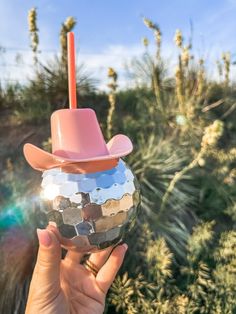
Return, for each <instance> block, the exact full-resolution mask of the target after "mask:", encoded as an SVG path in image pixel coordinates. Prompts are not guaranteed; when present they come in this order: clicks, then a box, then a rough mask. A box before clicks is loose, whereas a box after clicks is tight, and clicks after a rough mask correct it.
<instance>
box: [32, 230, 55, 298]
mask: <svg viewBox="0 0 236 314" xmlns="http://www.w3.org/2000/svg"><path fill="white" fill-rule="evenodd" d="M37 234H38V239H39V251H38V257H37V261H36V265H35V272H36V273H37V274H36V280H37V285H38V288H39V287H44V289H46V290H48V292H49V290H50V289H52V290H55V289H58V288H59V287H60V263H61V246H60V242H59V241H58V239H57V237H56V235H55V234H54V233H53V232H52V231H50V230H47V229H46V230H40V229H37ZM57 291H58V290H57Z"/></svg>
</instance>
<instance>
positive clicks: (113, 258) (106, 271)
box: [96, 243, 128, 294]
mask: <svg viewBox="0 0 236 314" xmlns="http://www.w3.org/2000/svg"><path fill="white" fill-rule="evenodd" d="M127 249H128V245H127V244H126V243H124V244H122V245H119V246H117V247H116V248H115V249H114V250H113V251H112V253H111V255H110V257H109V258H108V260H107V261H106V263H105V264H104V265H103V266H102V268H101V269H100V271H99V272H98V274H97V277H96V281H97V284H98V286H99V287H100V289H101V290H102V291H103V292H104V293H105V294H106V293H107V291H108V289H109V288H110V286H111V284H112V282H113V281H114V279H115V276H116V274H117V272H118V270H119V269H120V267H121V265H122V263H123V260H124V257H125V252H126V251H127Z"/></svg>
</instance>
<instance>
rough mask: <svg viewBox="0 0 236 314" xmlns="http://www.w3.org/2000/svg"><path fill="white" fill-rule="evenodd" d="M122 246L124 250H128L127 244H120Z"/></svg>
mask: <svg viewBox="0 0 236 314" xmlns="http://www.w3.org/2000/svg"><path fill="white" fill-rule="evenodd" d="M122 246H123V248H124V249H125V251H127V250H128V244H126V243H124V244H122Z"/></svg>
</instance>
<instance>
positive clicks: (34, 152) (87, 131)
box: [24, 108, 133, 173]
mask: <svg viewBox="0 0 236 314" xmlns="http://www.w3.org/2000/svg"><path fill="white" fill-rule="evenodd" d="M51 136H52V153H48V152H46V151H44V150H43V149H40V148H39V147H37V146H35V145H32V144H29V143H27V144H25V145H24V155H25V158H26V160H27V161H28V163H29V164H30V165H31V166H32V167H33V168H34V169H36V170H40V171H44V170H47V169H51V168H56V167H60V168H63V169H64V170H65V171H68V172H70V171H72V170H73V172H82V173H83V172H96V171H102V170H105V169H110V168H112V167H114V166H116V164H117V162H118V159H119V158H120V157H122V156H125V155H128V154H129V153H130V152H131V151H132V150H133V145H132V143H131V141H130V139H129V138H128V137H127V136H125V135H122V134H118V135H116V136H114V137H113V138H112V139H111V140H110V141H109V142H108V143H107V144H106V142H105V140H104V138H103V135H102V132H101V129H100V126H99V124H98V121H97V117H96V114H95V112H94V111H93V110H92V109H87V108H86V109H61V110H57V111H55V112H54V113H53V114H52V116H51Z"/></svg>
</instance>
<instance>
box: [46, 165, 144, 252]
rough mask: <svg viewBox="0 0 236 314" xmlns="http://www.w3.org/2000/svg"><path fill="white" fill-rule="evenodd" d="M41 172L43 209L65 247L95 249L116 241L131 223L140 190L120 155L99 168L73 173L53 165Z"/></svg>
mask: <svg viewBox="0 0 236 314" xmlns="http://www.w3.org/2000/svg"><path fill="white" fill-rule="evenodd" d="M42 176H43V180H42V184H41V186H42V199H44V210H45V212H46V215H47V219H48V222H49V223H51V224H54V225H56V227H57V229H58V230H59V232H60V234H61V236H62V241H63V242H62V244H63V246H64V247H65V248H67V249H76V250H77V251H81V252H94V251H98V250H101V249H104V248H106V247H109V246H111V245H115V244H117V243H118V242H119V241H121V240H122V238H123V237H124V235H125V234H126V233H127V232H128V230H129V229H130V228H131V227H132V225H133V223H134V220H135V217H136V215H137V208H138V206H139V203H140V190H139V185H138V182H137V179H136V178H135V177H134V175H133V173H132V171H131V170H130V168H129V167H128V166H127V165H126V164H125V162H124V161H123V160H122V159H119V162H118V164H117V166H116V167H114V168H112V169H109V170H105V171H101V172H94V173H86V174H79V173H76V174H75V173H66V172H63V171H62V169H61V168H53V169H50V170H46V171H44V172H43V175H42Z"/></svg>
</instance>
